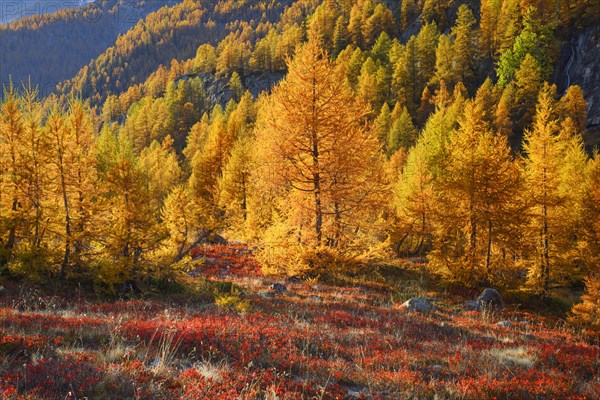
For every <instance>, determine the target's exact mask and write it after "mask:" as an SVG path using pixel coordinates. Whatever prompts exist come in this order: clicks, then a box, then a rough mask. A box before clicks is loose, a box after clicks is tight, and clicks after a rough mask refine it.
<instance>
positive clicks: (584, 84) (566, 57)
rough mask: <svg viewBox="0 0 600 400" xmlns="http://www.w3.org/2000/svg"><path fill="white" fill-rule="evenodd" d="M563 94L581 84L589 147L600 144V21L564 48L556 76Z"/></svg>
mask: <svg viewBox="0 0 600 400" xmlns="http://www.w3.org/2000/svg"><path fill="white" fill-rule="evenodd" d="M555 78H556V82H557V84H558V89H559V91H561V92H563V91H564V90H566V88H567V87H568V86H569V85H579V86H581V88H582V89H583V92H584V94H585V98H586V100H587V102H588V126H587V128H588V134H587V135H586V136H587V137H586V142H587V143H588V145H598V144H600V21H599V22H598V23H596V24H594V25H592V26H590V27H588V28H587V29H585V30H583V31H580V32H577V33H576V34H574V35H573V36H572V38H571V40H570V42H568V43H565V44H564V45H563V47H562V49H561V58H560V62H559V63H558V65H557V71H556V74H555Z"/></svg>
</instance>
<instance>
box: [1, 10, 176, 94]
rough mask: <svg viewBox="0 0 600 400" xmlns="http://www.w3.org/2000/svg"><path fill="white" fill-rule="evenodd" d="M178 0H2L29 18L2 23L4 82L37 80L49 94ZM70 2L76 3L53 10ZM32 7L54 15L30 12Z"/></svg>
mask: <svg viewBox="0 0 600 400" xmlns="http://www.w3.org/2000/svg"><path fill="white" fill-rule="evenodd" d="M175 2H176V0H169V1H153V0H151V1H140V0H101V1H100V0H99V1H96V2H94V3H90V4H87V5H84V6H82V7H72V6H73V5H74V4H75V3H74V2H73V1H71V2H66V1H63V2H60V1H57V2H53V1H35V2H31V3H33V4H29V2H25V3H27V4H25V3H15V2H8V1H3V2H0V5H1V6H2V10H4V12H5V15H7V13H12V11H11V10H12V9H11V8H9V6H14V7H15V8H16V10H19V11H14V13H15V14H17V15H19V16H22V15H24V16H25V18H22V19H18V20H15V21H13V22H11V23H9V24H8V25H0V82H1V83H2V84H3V85H6V84H7V83H8V82H9V80H11V79H12V81H13V82H14V83H15V84H17V86H20V85H21V83H22V82H28V81H29V80H31V84H32V85H33V86H39V87H40V90H41V92H42V93H43V94H44V95H48V94H50V93H52V92H53V91H54V89H55V87H56V85H57V84H58V83H59V82H61V81H63V80H65V79H68V78H70V77H72V76H73V75H74V74H75V73H76V72H77V71H79V70H80V69H81V68H82V67H83V66H84V65H85V64H87V63H88V62H89V61H90V60H91V59H94V58H96V57H97V56H98V55H100V54H101V53H102V52H103V51H105V50H106V49H107V48H108V47H109V46H111V45H112V44H113V43H114V42H115V40H116V39H117V37H118V36H119V35H120V34H123V33H125V32H127V30H129V28H131V27H132V26H134V25H135V24H136V23H137V22H138V21H139V20H140V19H142V18H144V17H145V16H146V15H148V14H149V13H151V12H153V11H155V10H157V9H158V8H160V7H163V6H164V5H166V4H169V3H175ZM85 3H89V2H85ZM67 4H69V5H70V6H71V7H70V8H65V9H62V10H60V11H56V12H52V11H53V10H56V8H57V7H58V6H60V7H63V6H66V5H67ZM52 6H54V8H53V7H52ZM27 10H37V11H41V12H51V13H50V14H47V15H30V14H31V13H29V12H28V11H27Z"/></svg>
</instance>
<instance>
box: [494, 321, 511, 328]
mask: <svg viewBox="0 0 600 400" xmlns="http://www.w3.org/2000/svg"><path fill="white" fill-rule="evenodd" d="M496 325H498V326H503V327H505V328H512V327H513V324H512V323H511V322H510V321H500V322H498V323H496Z"/></svg>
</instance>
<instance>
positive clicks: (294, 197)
mask: <svg viewBox="0 0 600 400" xmlns="http://www.w3.org/2000/svg"><path fill="white" fill-rule="evenodd" d="M599 18H600V6H599V5H598V3H597V2H595V1H578V2H572V1H570V2H568V1H560V2H556V1H548V0H484V1H481V2H480V1H448V0H425V1H412V0H405V1H402V2H401V3H397V2H385V1H380V0H327V1H317V0H298V1H292V0H290V1H276V2H250V1H232V0H228V1H218V2H212V3H206V2H202V1H194V0H185V1H183V2H182V3H181V4H177V5H174V6H166V7H163V8H161V9H160V10H158V11H156V12H154V13H152V14H150V15H148V17H147V18H145V19H144V20H142V21H140V22H139V23H137V25H136V26H135V27H134V28H132V29H131V30H130V31H128V32H127V33H126V34H124V35H122V36H120V37H119V38H118V39H117V41H116V43H115V44H114V45H113V46H112V47H110V48H109V49H108V50H106V51H105V52H104V53H103V54H102V55H100V56H99V57H98V58H96V59H95V60H93V61H92V62H91V63H90V64H89V65H87V66H86V67H84V68H83V69H81V70H80V71H79V73H78V74H77V75H76V76H75V77H73V78H72V79H70V80H68V81H66V82H64V83H63V84H61V85H60V88H59V94H60V96H57V97H52V98H49V99H47V101H44V102H40V99H39V98H38V96H37V93H36V92H35V91H34V90H25V91H21V90H20V89H18V87H17V86H15V87H13V88H8V89H7V91H6V93H5V95H4V100H3V103H2V110H1V117H2V118H1V119H0V123H1V124H2V129H1V130H0V135H2V136H0V139H1V140H0V152H1V154H2V155H3V157H2V158H1V161H0V162H1V163H2V168H1V171H2V172H1V175H0V185H1V191H0V193H2V197H0V203H1V204H2V207H0V213H1V214H0V229H1V230H0V239H1V240H0V245H1V246H2V249H1V251H0V256H1V258H0V268H2V270H3V271H4V273H6V274H10V275H17V276H26V277H29V278H31V279H44V278H47V277H49V276H58V277H61V278H62V279H76V280H77V279H88V280H89V281H93V282H95V283H96V285H98V286H99V287H103V288H108V290H111V288H114V287H115V285H118V284H121V283H123V282H127V281H131V280H134V281H136V280H148V279H162V278H164V279H171V278H172V277H173V276H177V274H179V273H181V271H182V268H184V266H185V260H186V256H187V255H188V253H189V251H190V250H191V249H192V248H193V247H194V246H195V245H196V244H197V243H199V241H201V240H204V239H206V237H207V236H211V235H215V234H217V233H218V234H220V235H223V236H225V237H226V238H228V239H229V240H235V241H243V242H246V243H252V244H255V245H256V246H257V248H258V249H259V250H260V251H259V259H260V260H261V262H262V265H263V268H264V270H265V271H269V272H276V273H287V274H290V275H300V276H304V277H313V278H315V279H317V277H322V278H323V277H326V276H327V274H328V273H330V271H331V270H332V269H336V268H337V269H339V268H347V269H348V270H352V269H353V268H355V269H361V268H365V267H366V266H368V265H370V263H372V262H373V260H381V259H387V258H393V257H399V256H407V255H410V256H419V257H421V256H423V257H427V260H428V264H427V267H428V268H429V271H430V272H431V273H433V274H434V275H436V276H438V277H440V278H441V279H444V280H446V281H450V282H455V283H460V284H463V285H467V286H474V287H478V286H483V285H495V286H497V287H502V288H511V289H523V290H527V291H530V292H533V293H538V294H542V295H548V294H549V293H550V292H551V291H552V290H553V289H555V288H558V287H571V286H577V285H582V284H583V283H584V282H587V285H588V287H589V289H590V293H589V294H588V296H587V297H586V299H585V301H586V302H585V303H584V305H582V306H580V307H579V308H576V315H577V318H578V320H579V321H583V322H584V323H588V324H592V325H593V324H596V325H597V324H598V320H597V316H595V314H594V312H593V311H590V310H592V309H593V307H591V306H590V304H594V302H595V301H597V287H598V279H599V278H598V254H600V236H599V234H598V226H599V225H598V224H600V217H599V216H600V209H599V204H600V203H599V202H598V201H597V197H598V193H599V192H600V186H599V185H600V158H598V157H597V154H596V153H593V154H592V153H591V152H586V150H585V147H584V141H583V137H584V136H585V135H586V134H589V132H588V127H589V126H590V125H591V124H590V122H589V121H590V119H589V118H588V110H590V111H594V110H597V107H598V106H597V104H596V103H594V101H595V92H596V91H597V87H589V86H588V87H579V86H577V85H572V84H573V83H574V82H577V76H576V73H575V69H571V68H572V65H569V66H568V68H566V70H567V72H568V73H569V75H568V79H567V81H566V82H565V81H564V76H563V75H564V66H563V65H561V63H563V62H566V63H567V64H574V63H577V60H576V59H575V58H572V57H570V56H568V54H567V58H566V61H564V60H563V61H561V60H562V59H563V58H562V57H563V56H562V52H561V48H564V44H565V43H569V41H571V40H572V39H573V38H577V37H579V35H581V34H582V32H587V33H586V34H589V33H590V32H597V25H598V20H599ZM29 23H31V22H29ZM596 34H597V33H596ZM569 60H570V61H569ZM584 65H585V66H583V67H582V68H583V70H584V71H588V72H589V71H592V72H593V71H597V68H598V62H597V60H596V61H594V62H592V63H591V64H585V63H584ZM586 73H587V72H586ZM582 76H583V75H582ZM586 79H587V78H586ZM556 83H558V84H559V85H560V86H561V89H560V90H559V89H558V88H557V86H556ZM250 88H252V89H253V90H252V92H250V91H248V89H250ZM257 88H264V89H265V92H264V93H262V94H261V95H260V96H258V97H256V96H253V95H252V93H255V94H258V93H259V92H260V90H257ZM77 97H79V99H76V98H77ZM586 99H587V100H586ZM94 106H98V107H94ZM586 279H587V280H586Z"/></svg>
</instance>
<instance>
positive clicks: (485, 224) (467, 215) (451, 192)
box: [430, 101, 519, 283]
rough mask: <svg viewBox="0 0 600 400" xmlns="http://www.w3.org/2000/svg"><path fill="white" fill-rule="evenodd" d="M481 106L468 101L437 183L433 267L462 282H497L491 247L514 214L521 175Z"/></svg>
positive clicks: (506, 146) (507, 147)
mask: <svg viewBox="0 0 600 400" xmlns="http://www.w3.org/2000/svg"><path fill="white" fill-rule="evenodd" d="M485 113H486V110H484V109H483V107H482V104H481V103H478V102H474V101H468V102H467V103H466V106H465V111H464V115H463V116H462V118H461V119H460V122H459V125H460V127H459V129H458V130H456V131H454V133H452V134H451V135H450V138H449V142H448V150H447V151H448V158H447V159H446V162H445V165H444V170H443V172H442V174H440V176H439V179H438V180H437V181H436V193H435V204H436V216H435V229H436V244H437V246H436V249H435V250H434V251H433V252H432V253H431V254H430V257H431V265H432V268H433V269H434V270H436V271H438V272H440V273H442V274H450V277H451V278H453V279H457V280H459V281H461V282H464V283H469V282H471V283H472V282H474V281H475V282H482V283H483V282H490V281H495V280H496V279H497V278H496V276H495V275H496V274H495V272H496V271H495V268H494V261H493V250H494V246H495V245H496V241H497V238H498V236H500V235H501V234H502V233H508V232H506V231H507V229H509V228H508V227H509V226H510V225H511V222H510V220H511V218H512V216H513V215H515V214H518V212H517V211H518V208H517V205H516V203H515V199H517V198H518V196H517V195H518V193H519V186H518V183H519V173H518V170H517V168H516V166H515V164H514V163H513V162H512V158H511V156H510V148H509V146H508V142H507V140H506V138H505V137H503V136H499V135H496V134H494V133H493V132H492V131H491V129H490V126H489V123H488V122H486V117H485Z"/></svg>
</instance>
